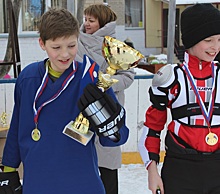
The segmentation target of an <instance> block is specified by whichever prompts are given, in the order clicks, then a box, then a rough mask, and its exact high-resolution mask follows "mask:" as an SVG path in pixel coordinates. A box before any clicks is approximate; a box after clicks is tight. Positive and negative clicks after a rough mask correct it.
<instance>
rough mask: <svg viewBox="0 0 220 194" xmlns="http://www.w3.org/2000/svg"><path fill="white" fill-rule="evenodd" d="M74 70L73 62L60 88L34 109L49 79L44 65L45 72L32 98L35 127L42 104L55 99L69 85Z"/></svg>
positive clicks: (44, 104)
mask: <svg viewBox="0 0 220 194" xmlns="http://www.w3.org/2000/svg"><path fill="white" fill-rule="evenodd" d="M75 72H76V67H75V64H74V62H73V71H72V72H71V73H70V74H69V75H68V76H67V78H66V79H65V80H64V82H63V83H62V86H61V88H60V89H59V90H58V92H57V93H56V94H55V95H53V96H52V97H51V98H50V99H49V100H47V101H46V102H44V103H43V104H42V105H41V106H40V107H39V108H38V109H36V102H37V100H38V99H39V97H40V96H41V94H42V93H43V91H44V89H45V87H46V85H47V83H48V79H49V75H48V65H46V72H45V74H44V77H43V80H42V82H41V85H40V87H39V88H38V90H37V92H36V94H35V98H34V103H33V110H34V122H35V125H36V128H37V123H38V117H39V115H40V111H41V110H42V108H43V107H44V106H46V105H47V104H49V103H50V102H52V101H54V100H56V99H57V98H58V97H59V96H60V94H61V93H62V92H63V91H64V90H65V89H66V87H67V86H68V85H69V83H70V81H71V80H72V79H73V78H74V76H75Z"/></svg>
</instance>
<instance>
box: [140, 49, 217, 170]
mask: <svg viewBox="0 0 220 194" xmlns="http://www.w3.org/2000/svg"><path fill="white" fill-rule="evenodd" d="M185 63H186V64H187V65H188V69H189V71H190V72H191V74H192V76H193V78H194V81H195V85H196V89H197V91H198V93H199V95H200V97H201V99H202V101H203V103H204V105H205V108H206V109H208V107H209V100H210V97H211V95H212V96H213V104H214V105H213V109H212V115H211V118H210V122H209V123H210V125H211V131H212V132H213V133H215V134H216V135H217V137H220V91H219V86H218V85H219V84H220V80H219V79H220V75H219V66H218V65H217V64H214V63H213V62H204V61H199V59H198V58H196V57H194V56H191V55H189V54H188V53H185ZM212 65H213V70H212V67H211V66H212ZM213 83H214V84H213ZM213 87H214V90H212V88H213ZM213 91H214V92H213ZM149 94H150V101H151V103H152V105H151V106H150V107H149V108H148V110H147V111H146V120H145V123H144V127H143V134H142V136H141V138H140V140H139V144H138V147H139V151H140V154H141V157H142V159H143V161H144V163H145V166H146V167H147V166H148V165H149V164H150V163H151V161H152V160H155V161H157V162H159V152H160V133H161V131H162V130H163V129H164V126H165V123H166V121H167V109H168V108H169V109H170V111H171V115H172V121H171V122H170V123H169V125H168V131H169V133H170V134H173V136H172V138H173V140H174V142H175V143H177V144H179V145H180V146H182V147H183V148H184V146H185V145H188V146H189V147H190V148H192V149H194V150H197V151H199V152H214V151H216V150H218V149H219V148H220V141H218V143H217V144H215V145H208V144H207V143H206V141H205V138H206V136H207V134H208V133H209V129H208V126H207V123H206V121H205V119H204V116H203V114H202V112H201V107H200V106H199V103H198V99H197V97H196V95H195V92H194V91H193V89H192V85H191V83H190V81H189V79H188V78H187V76H186V73H185V71H184V68H183V65H176V64H173V65H166V66H164V67H163V68H161V69H160V70H159V71H158V72H157V74H155V76H154V78H153V81H152V86H151V87H150V89H149ZM175 137H177V138H178V139H180V140H181V142H184V144H181V143H179V141H177V139H176V138H175Z"/></svg>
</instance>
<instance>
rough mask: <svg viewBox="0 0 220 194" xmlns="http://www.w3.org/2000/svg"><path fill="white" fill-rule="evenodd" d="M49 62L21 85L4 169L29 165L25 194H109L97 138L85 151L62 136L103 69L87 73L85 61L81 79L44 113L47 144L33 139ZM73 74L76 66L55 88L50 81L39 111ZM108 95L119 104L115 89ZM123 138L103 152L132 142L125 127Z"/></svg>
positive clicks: (36, 66) (23, 76)
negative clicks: (85, 90)
mask: <svg viewBox="0 0 220 194" xmlns="http://www.w3.org/2000/svg"><path fill="white" fill-rule="evenodd" d="M45 62H46V60H45V61H41V62H36V63H33V64H30V65H28V66H27V67H26V68H24V70H23V71H22V72H21V73H20V75H19V77H18V79H17V82H16V85H15V97H14V98H15V99H14V100H15V105H14V110H13V115H12V120H11V124H10V129H9V132H8V135H7V140H6V144H5V148H4V153H3V161H2V163H3V165H5V166H10V167H14V168H17V167H18V166H19V165H20V163H21V162H22V163H23V167H24V176H23V194H61V193H68V194H81V193H82V194H91V193H96V194H104V193H105V191H104V187H103V184H102V182H101V179H100V177H99V172H98V164H97V155H96V150H95V146H94V136H95V135H93V138H92V139H91V141H90V142H89V143H88V144H87V145H86V146H84V145H82V144H80V143H78V142H77V141H75V140H73V139H71V138H70V137H68V136H66V135H64V134H63V133H62V132H63V129H64V127H65V126H66V125H67V124H68V123H69V122H70V121H71V120H73V121H74V120H75V118H76V117H77V116H78V115H79V109H78V106H77V101H78V99H79V97H80V96H81V94H82V91H83V88H84V87H85V86H86V85H87V84H88V83H91V82H93V83H94V84H95V83H96V81H97V78H96V77H94V76H93V75H95V73H94V72H98V70H99V67H98V65H96V64H95V65H91V66H90V67H89V68H88V70H87V67H88V63H86V62H85V60H84V63H77V62H76V67H77V70H76V72H75V77H74V78H73V80H72V81H71V82H70V83H69V85H68V87H67V88H66V89H65V90H64V91H63V92H62V93H61V95H60V96H59V97H58V98H57V99H55V100H54V101H52V102H50V103H49V104H47V105H45V106H44V107H43V108H42V110H41V111H40V115H39V119H38V128H39V130H40V132H41V138H40V140H39V141H34V140H33V139H32V137H31V133H32V131H33V129H34V128H35V123H34V111H33V102H34V98H35V94H36V92H37V89H38V88H39V86H40V84H41V82H42V79H43V76H44V74H45ZM90 62H91V64H93V62H92V61H90ZM77 64H78V65H77ZM72 71H73V67H72V65H70V67H69V68H68V69H67V70H66V71H65V72H64V73H63V74H62V75H61V77H60V78H59V79H57V80H56V81H55V82H52V80H51V79H49V80H48V83H47V85H46V87H45V88H44V91H43V93H42V95H41V96H40V97H39V99H38V100H37V102H36V108H38V107H39V106H41V105H42V104H43V103H44V102H45V101H47V100H48V99H49V98H51V97H52V96H53V95H54V94H55V93H57V91H58V90H59V89H60V88H61V85H62V84H63V82H64V80H65V79H66V77H67V76H68V75H69V74H70V73H71V72H72ZM84 72H86V74H85V75H84ZM83 75H84V76H83ZM107 93H108V94H110V95H111V96H112V97H113V98H114V99H116V98H115V96H114V93H113V91H112V89H109V90H107ZM120 135H121V139H120V141H119V142H117V143H115V142H113V141H111V140H110V139H109V138H108V137H103V138H100V143H101V144H102V145H103V146H119V145H122V144H124V143H125V142H126V141H127V138H128V128H127V127H126V126H125V125H124V126H123V127H122V128H121V129H120Z"/></svg>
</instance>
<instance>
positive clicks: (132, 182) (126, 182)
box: [118, 164, 162, 194]
mask: <svg viewBox="0 0 220 194" xmlns="http://www.w3.org/2000/svg"><path fill="white" fill-rule="evenodd" d="M161 166H162V164H159V166H158V169H161ZM118 182H119V194H134V193H135V194H152V192H151V191H150V190H149V189H148V175H147V170H145V167H144V165H143V164H128V165H122V167H121V168H120V169H119V180H118Z"/></svg>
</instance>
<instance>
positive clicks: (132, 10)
mask: <svg viewBox="0 0 220 194" xmlns="http://www.w3.org/2000/svg"><path fill="white" fill-rule="evenodd" d="M143 4H144V2H143V0H136V1H134V0H125V27H127V28H129V27H132V28H133V27H135V28H143V18H144V16H143V7H144V6H143Z"/></svg>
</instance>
